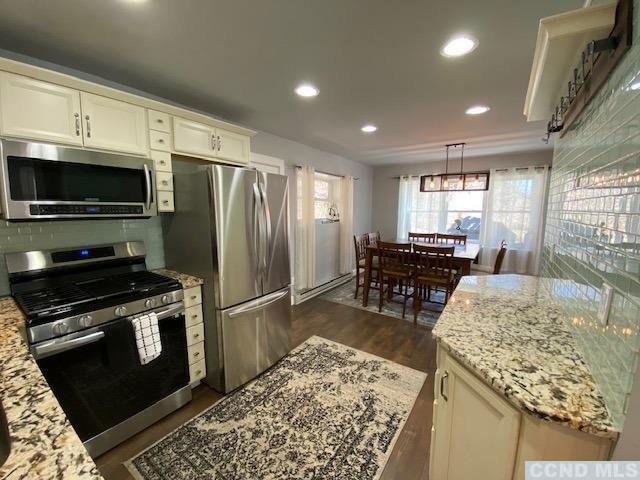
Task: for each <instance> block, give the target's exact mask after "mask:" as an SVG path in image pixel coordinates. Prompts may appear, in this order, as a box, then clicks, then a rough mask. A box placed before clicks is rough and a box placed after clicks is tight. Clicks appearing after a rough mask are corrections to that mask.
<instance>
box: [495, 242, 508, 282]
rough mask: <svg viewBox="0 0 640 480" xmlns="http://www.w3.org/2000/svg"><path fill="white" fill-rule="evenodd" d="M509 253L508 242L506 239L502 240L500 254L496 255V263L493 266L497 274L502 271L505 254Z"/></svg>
mask: <svg viewBox="0 0 640 480" xmlns="http://www.w3.org/2000/svg"><path fill="white" fill-rule="evenodd" d="M506 253H507V242H506V240H502V241H501V242H500V250H498V255H497V256H496V263H495V265H494V266H493V274H494V275H497V274H499V273H500V269H501V268H502V261H503V260H504V256H505V254H506Z"/></svg>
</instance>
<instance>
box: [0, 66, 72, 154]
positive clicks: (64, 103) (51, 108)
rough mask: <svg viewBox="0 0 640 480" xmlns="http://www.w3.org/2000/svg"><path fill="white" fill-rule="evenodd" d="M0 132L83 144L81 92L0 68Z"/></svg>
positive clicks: (14, 135) (12, 135)
mask: <svg viewBox="0 0 640 480" xmlns="http://www.w3.org/2000/svg"><path fill="white" fill-rule="evenodd" d="M0 132H2V135H3V136H5V137H16V138H26V139H33V140H43V141H48V142H56V143H63V144H69V145H82V126H81V122H80V92H78V91H77V90H72V89H70V88H66V87H60V86H58V85H53V84H51V83H47V82H41V81H39V80H34V79H33V78H29V77H23V76H21V75H14V74H10V73H4V72H1V73H0Z"/></svg>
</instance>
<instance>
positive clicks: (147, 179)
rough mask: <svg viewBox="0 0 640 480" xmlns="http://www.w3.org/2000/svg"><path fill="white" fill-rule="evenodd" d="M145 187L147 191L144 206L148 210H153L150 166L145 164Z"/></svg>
mask: <svg viewBox="0 0 640 480" xmlns="http://www.w3.org/2000/svg"><path fill="white" fill-rule="evenodd" d="M143 168H144V185H145V190H146V197H145V201H144V206H145V208H146V209H147V210H149V209H150V208H151V172H150V171H149V166H148V165H147V164H146V163H145V164H144V167H143Z"/></svg>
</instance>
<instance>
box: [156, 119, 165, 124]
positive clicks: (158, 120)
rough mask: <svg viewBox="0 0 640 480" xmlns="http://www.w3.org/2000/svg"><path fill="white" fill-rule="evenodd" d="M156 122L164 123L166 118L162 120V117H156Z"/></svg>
mask: <svg viewBox="0 0 640 480" xmlns="http://www.w3.org/2000/svg"><path fill="white" fill-rule="evenodd" d="M156 122H158V123H164V120H162V119H161V118H158V119H156Z"/></svg>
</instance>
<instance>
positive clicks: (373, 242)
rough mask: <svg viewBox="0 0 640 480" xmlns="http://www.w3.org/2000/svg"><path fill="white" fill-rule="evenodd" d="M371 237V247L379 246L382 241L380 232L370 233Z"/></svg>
mask: <svg viewBox="0 0 640 480" xmlns="http://www.w3.org/2000/svg"><path fill="white" fill-rule="evenodd" d="M367 235H369V245H373V246H375V245H377V244H378V242H379V241H380V232H370V233H368V234H367Z"/></svg>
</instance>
